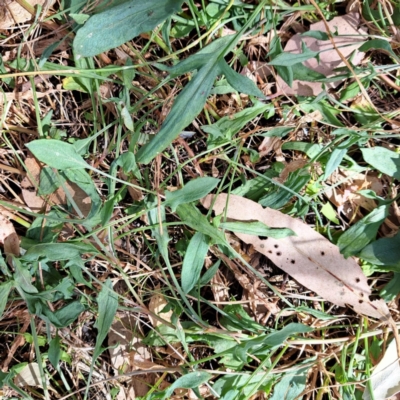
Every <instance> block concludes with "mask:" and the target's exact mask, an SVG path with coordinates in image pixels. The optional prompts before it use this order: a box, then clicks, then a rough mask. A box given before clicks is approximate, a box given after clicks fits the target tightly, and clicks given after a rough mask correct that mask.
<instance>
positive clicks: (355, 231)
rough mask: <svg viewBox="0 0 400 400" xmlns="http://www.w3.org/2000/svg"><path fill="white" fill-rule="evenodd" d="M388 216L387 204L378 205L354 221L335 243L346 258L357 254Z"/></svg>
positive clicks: (374, 235)
mask: <svg viewBox="0 0 400 400" xmlns="http://www.w3.org/2000/svg"><path fill="white" fill-rule="evenodd" d="M387 216H388V206H387V205H385V206H380V207H378V208H376V209H375V210H373V211H372V212H370V213H369V214H368V215H367V216H366V217H364V218H363V219H361V220H360V221H358V222H356V223H355V224H354V225H353V226H351V227H350V228H349V229H347V231H346V232H344V233H343V234H342V236H340V238H339V240H338V243H337V245H338V246H339V249H340V252H341V253H342V254H343V255H344V256H345V257H346V258H347V257H349V256H352V255H355V254H357V253H358V252H359V251H360V250H362V249H363V248H364V247H365V246H366V245H367V244H368V243H369V242H371V241H372V240H373V239H375V237H376V234H377V232H378V229H379V227H380V226H381V224H382V222H383V221H384V220H385V218H386V217H387Z"/></svg>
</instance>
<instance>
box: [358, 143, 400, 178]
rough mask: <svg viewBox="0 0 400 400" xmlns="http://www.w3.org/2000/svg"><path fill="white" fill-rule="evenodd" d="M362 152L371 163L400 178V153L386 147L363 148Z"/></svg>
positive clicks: (381, 170)
mask: <svg viewBox="0 0 400 400" xmlns="http://www.w3.org/2000/svg"><path fill="white" fill-rule="evenodd" d="M361 152H362V155H363V157H364V160H365V162H367V163H368V164H369V165H371V166H372V167H374V168H375V169H377V170H378V171H380V172H383V173H384V174H386V175H389V176H391V177H393V178H396V179H400V154H398V153H395V152H394V151H391V150H388V149H385V148H384V147H372V148H367V149H363V148H362V149H361Z"/></svg>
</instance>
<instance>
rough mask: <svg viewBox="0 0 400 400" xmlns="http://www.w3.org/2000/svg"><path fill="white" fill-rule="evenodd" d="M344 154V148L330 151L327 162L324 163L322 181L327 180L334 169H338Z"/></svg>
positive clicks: (345, 151) (345, 150)
mask: <svg viewBox="0 0 400 400" xmlns="http://www.w3.org/2000/svg"><path fill="white" fill-rule="evenodd" d="M346 153H347V149H346V148H335V149H333V150H332V153H331V155H330V157H329V160H328V162H327V163H326V167H325V172H324V177H323V178H322V179H323V180H326V179H328V178H329V177H330V176H331V174H332V173H333V172H334V171H335V169H336V168H338V167H339V165H340V163H341V162H342V160H343V157H344V156H345V155H346Z"/></svg>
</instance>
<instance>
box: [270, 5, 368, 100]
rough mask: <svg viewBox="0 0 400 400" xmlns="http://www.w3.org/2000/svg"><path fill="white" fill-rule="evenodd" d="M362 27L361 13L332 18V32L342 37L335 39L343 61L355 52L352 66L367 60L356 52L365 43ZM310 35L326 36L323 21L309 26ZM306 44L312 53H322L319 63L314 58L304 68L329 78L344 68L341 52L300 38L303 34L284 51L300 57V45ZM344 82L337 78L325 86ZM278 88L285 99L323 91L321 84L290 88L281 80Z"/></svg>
mask: <svg viewBox="0 0 400 400" xmlns="http://www.w3.org/2000/svg"><path fill="white" fill-rule="evenodd" d="M359 23H360V15H359V14H358V13H350V14H347V15H344V16H339V17H335V18H333V19H332V20H331V21H329V22H328V26H329V29H330V31H331V32H335V31H336V30H337V32H338V34H339V36H334V41H335V44H336V47H338V48H339V50H340V52H341V53H342V54H343V56H344V57H346V58H348V57H349V56H350V54H351V53H353V52H355V55H354V57H352V64H353V65H358V64H360V62H361V61H362V59H363V58H364V53H361V52H359V51H357V49H358V48H359V47H360V46H361V45H362V44H363V42H364V40H365V39H364V36H363V35H364V34H365V33H366V32H365V31H364V30H362V29H357V27H358V25H359ZM310 31H322V32H326V29H325V25H324V23H323V21H320V22H317V23H315V24H312V25H311V26H310ZM302 42H304V43H305V44H306V46H307V47H308V48H309V49H311V50H312V51H318V52H321V53H320V54H319V62H318V60H317V59H315V58H311V59H309V60H307V61H305V62H304V63H303V65H304V66H306V67H308V68H310V69H312V70H314V71H316V72H319V73H321V74H323V75H325V76H326V77H331V76H334V75H335V73H334V69H336V68H340V67H343V66H344V65H345V64H344V63H343V61H342V59H341V58H340V56H339V54H338V52H337V51H336V50H335V49H334V48H333V47H332V43H331V41H330V40H317V39H315V38H312V37H308V36H301V35H300V34H296V35H294V36H293V37H292V38H291V39H290V40H289V41H288V42H287V44H286V46H285V49H284V51H285V52H289V53H293V54H299V53H301V43H302ZM342 80H343V79H342V78H338V80H337V81H334V82H325V83H324V85H325V87H326V90H328V89H331V88H335V87H337V86H338V85H339V84H340V83H341V82H342ZM277 85H278V88H279V91H282V92H283V93H284V94H286V95H289V96H290V95H296V96H318V94H320V93H321V92H322V90H323V88H322V83H320V82H306V81H300V80H295V81H293V84H292V87H289V86H288V85H287V84H286V82H284V81H283V79H282V78H281V77H279V76H278V79H277Z"/></svg>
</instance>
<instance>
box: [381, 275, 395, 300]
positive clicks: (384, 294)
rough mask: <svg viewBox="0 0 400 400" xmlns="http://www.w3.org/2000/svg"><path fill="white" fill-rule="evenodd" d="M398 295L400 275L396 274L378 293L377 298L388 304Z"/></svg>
mask: <svg viewBox="0 0 400 400" xmlns="http://www.w3.org/2000/svg"><path fill="white" fill-rule="evenodd" d="M399 293H400V273H399V272H396V273H394V275H393V278H392V279H391V280H390V281H389V283H388V284H386V285H385V287H384V288H383V289H382V290H381V291H380V292H379V296H380V297H381V299H382V300H383V301H385V302H386V303H389V301H392V300H394V299H395V298H396V296H397V295H398V294H399Z"/></svg>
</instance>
